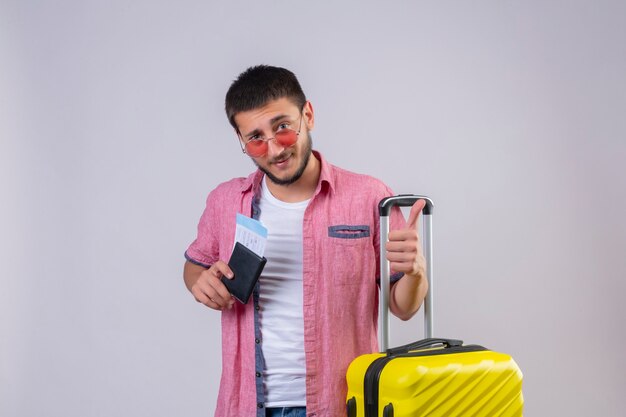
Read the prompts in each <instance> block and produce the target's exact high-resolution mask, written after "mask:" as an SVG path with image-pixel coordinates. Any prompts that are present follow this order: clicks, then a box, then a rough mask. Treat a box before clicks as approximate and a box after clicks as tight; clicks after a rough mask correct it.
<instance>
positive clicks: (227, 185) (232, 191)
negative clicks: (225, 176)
mask: <svg viewBox="0 0 626 417" xmlns="http://www.w3.org/2000/svg"><path fill="white" fill-rule="evenodd" d="M255 175H256V172H253V173H252V174H250V175H249V176H248V177H235V178H232V179H230V180H228V181H224V182H222V183H220V184H218V185H217V186H216V187H215V188H213V190H212V191H211V192H210V193H209V197H208V198H209V199H218V200H224V199H232V198H240V196H241V194H242V193H244V192H246V191H247V190H250V189H251V188H252V186H253V184H254V179H255Z"/></svg>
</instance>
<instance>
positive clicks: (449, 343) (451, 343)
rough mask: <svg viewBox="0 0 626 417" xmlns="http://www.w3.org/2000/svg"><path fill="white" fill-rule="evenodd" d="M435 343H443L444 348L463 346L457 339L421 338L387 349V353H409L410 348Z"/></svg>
mask: <svg viewBox="0 0 626 417" xmlns="http://www.w3.org/2000/svg"><path fill="white" fill-rule="evenodd" d="M437 345H443V346H444V347H446V348H450V347H456V346H463V341H462V340H457V339H441V338H430V339H422V340H418V341H417V342H413V343H409V344H407V345H403V346H398V347H395V348H391V349H387V355H398V354H401V353H409V352H410V351H412V350H418V349H426V348H430V347H433V346H437Z"/></svg>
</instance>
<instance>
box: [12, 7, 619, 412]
mask: <svg viewBox="0 0 626 417" xmlns="http://www.w3.org/2000/svg"><path fill="white" fill-rule="evenodd" d="M625 16H626V6H625V4H624V3H623V2H618V1H614V2H611V1H581V0H576V1H524V2H522V1H476V2H461V1H458V2H451V1H437V2H434V1H433V2H424V1H388V2H383V1H358V2H357V1H343V2H334V3H331V2H301V1H284V0H283V1H266V2H242V1H230V2H211V1H178V2H166V1H107V2H104V1H103V2H97V1H69V0H68V1H54V2H52V1H47V2H46V1H17V0H15V1H11V0H1V1H0V141H1V142H0V187H1V188H0V279H1V282H0V284H1V287H0V415H1V416H3V417H4V416H6V417H13V416H16V417H17V416H19V417H23V416H24V417H26V416H28V417H30V416H33V417H46V416H53V417H57V416H58V417H79V416H80V417H85V416H89V417H95V416H151V417H157V416H207V415H212V412H213V409H214V406H215V400H216V395H217V387H218V382H219V373H220V340H219V334H220V328H219V315H218V314H217V313H215V312H212V311H210V310H208V309H206V308H203V306H201V305H199V304H197V303H195V301H194V300H193V298H192V297H191V295H190V294H189V293H188V292H187V290H186V289H185V288H184V285H183V282H182V278H181V271H182V265H183V252H184V250H185V249H186V247H187V245H188V244H189V243H190V242H191V241H192V240H193V238H194V236H195V226H196V224H197V221H198V219H199V216H200V214H201V212H202V209H203V207H204V199H205V197H206V194H207V193H208V192H209V191H210V190H211V189H212V188H213V187H214V186H215V185H217V184H218V183H219V182H222V181H224V180H227V179H230V178H231V177H233V176H245V175H247V174H248V173H249V172H250V171H251V170H252V169H253V165H252V163H251V162H250V161H249V160H247V157H246V156H245V155H242V154H241V151H240V150H239V147H238V145H237V142H236V140H235V136H234V135H233V132H232V131H231V129H230V127H229V125H228V123H227V121H226V118H225V116H224V113H223V98H224V94H225V92H226V90H227V88H228V86H229V85H230V82H231V81H232V80H233V79H234V78H235V77H236V76H237V74H239V73H240V72H241V71H242V70H244V69H245V68H246V67H248V66H250V65H254V64H259V63H266V64H272V65H280V66H285V67H287V68H290V69H291V70H293V71H294V72H295V73H296V74H297V75H298V76H299V78H300V81H301V83H302V85H303V87H304V89H305V92H306V93H307V95H308V97H309V99H310V100H311V101H312V102H313V105H314V107H315V110H316V118H317V119H316V130H315V131H314V132H313V138H314V146H315V148H317V149H319V150H321V151H322V152H323V153H324V155H325V156H326V157H327V159H328V160H329V161H330V162H332V163H334V164H336V165H339V166H342V167H344V168H347V169H351V170H353V171H357V172H363V173H368V174H371V175H373V176H376V177H379V178H381V179H382V180H384V181H385V182H387V183H388V184H389V185H390V186H391V187H392V188H393V189H394V190H395V191H396V192H398V193H407V192H416V193H423V194H427V195H429V196H431V197H432V198H433V200H434V201H435V204H436V211H435V219H434V226H435V229H434V230H435V258H436V265H435V273H436V279H437V283H436V287H435V290H436V292H435V301H436V307H435V309H436V334H437V335H439V336H448V337H456V338H461V339H464V340H465V341H466V342H470V343H480V344H483V345H485V346H488V347H490V348H492V349H494V350H500V351H504V352H507V353H510V354H512V355H513V356H514V358H515V359H516V360H517V362H518V363H519V365H520V366H521V368H522V370H523V371H524V376H525V380H524V395H525V399H526V408H525V415H527V416H570V417H573V416H623V415H624V411H623V409H624V406H623V393H624V391H625V390H626V361H625V359H624V343H625V342H626V332H625V326H624V318H625V317H626V314H625V313H626V308H625V307H624V303H623V301H622V300H623V299H624V293H625V290H626V285H625V284H624V280H625V279H626V261H625V259H626V257H625V256H624V254H623V252H624V250H625V248H626V221H625V220H624V218H623V215H624V213H625V212H626V179H625V178H626V169H625V168H624V163H625V162H626V157H625V155H626V117H625V114H626V42H625V40H626V25H625V24H624V17H625ZM408 326H411V327H408ZM420 326H421V322H420V319H419V318H416V319H414V320H412V321H411V322H409V325H403V326H399V325H394V329H395V332H394V338H393V341H392V343H393V342H398V343H399V342H404V341H407V340H411V339H415V338H417V337H418V335H419V333H418V332H419V331H421V330H420V329H421V328H420Z"/></svg>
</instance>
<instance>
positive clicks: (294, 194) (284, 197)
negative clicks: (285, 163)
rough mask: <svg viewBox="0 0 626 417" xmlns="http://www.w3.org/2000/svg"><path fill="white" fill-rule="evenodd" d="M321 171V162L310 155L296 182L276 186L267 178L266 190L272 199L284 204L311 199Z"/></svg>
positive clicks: (265, 179)
mask: <svg viewBox="0 0 626 417" xmlns="http://www.w3.org/2000/svg"><path fill="white" fill-rule="evenodd" d="M321 170H322V165H321V162H320V161H319V159H317V157H316V156H315V154H314V153H311V158H309V162H308V164H307V166H306V168H305V169H304V172H303V173H302V176H301V177H300V178H299V179H298V181H296V182H294V183H292V184H288V185H278V184H275V183H273V182H272V181H271V180H270V179H268V178H267V176H266V177H265V178H264V181H266V184H267V188H268V189H269V190H270V192H271V193H272V195H273V196H274V197H276V198H277V199H279V200H280V201H284V202H285V203H297V202H299V201H304V200H308V199H310V198H311V197H313V194H314V193H315V189H316V188H317V183H318V182H319V179H320V172H321Z"/></svg>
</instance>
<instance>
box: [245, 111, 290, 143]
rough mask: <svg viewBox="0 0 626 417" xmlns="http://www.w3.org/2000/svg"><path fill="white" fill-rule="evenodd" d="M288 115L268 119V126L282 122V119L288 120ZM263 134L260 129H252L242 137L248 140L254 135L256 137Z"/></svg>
mask: <svg viewBox="0 0 626 417" xmlns="http://www.w3.org/2000/svg"><path fill="white" fill-rule="evenodd" d="M288 118H289V115H288V114H279V115H277V116H274V117H272V118H271V119H270V125H273V124H275V123H276V122H278V121H280V120H283V119H288ZM261 133H263V132H262V131H261V130H260V129H254V130H253V131H251V132H249V133H246V134H245V135H243V136H244V137H245V138H249V137H250V136H254V135H258V134H261Z"/></svg>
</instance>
